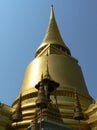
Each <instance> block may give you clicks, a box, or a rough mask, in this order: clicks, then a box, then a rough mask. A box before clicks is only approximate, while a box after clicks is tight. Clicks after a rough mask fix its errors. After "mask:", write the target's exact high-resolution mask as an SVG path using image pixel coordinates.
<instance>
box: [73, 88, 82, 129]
mask: <svg viewBox="0 0 97 130" xmlns="http://www.w3.org/2000/svg"><path fill="white" fill-rule="evenodd" d="M74 119H75V120H78V122H79V130H81V126H80V120H83V119H84V115H83V112H82V108H81V105H80V101H79V97H78V94H77V90H76V89H75V106H74Z"/></svg>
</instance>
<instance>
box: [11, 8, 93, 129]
mask: <svg viewBox="0 0 97 130" xmlns="http://www.w3.org/2000/svg"><path fill="white" fill-rule="evenodd" d="M47 70H48V71H49V73H48V74H49V76H50V77H51V79H52V80H53V81H55V82H57V83H59V87H58V88H56V90H55V91H54V92H53V93H52V95H51V101H52V104H55V105H56V104H57V107H58V109H59V111H60V114H61V119H62V121H63V123H64V124H65V125H66V126H67V127H69V128H71V129H74V130H75V129H78V126H77V121H76V120H74V119H73V115H74V102H75V96H74V93H75V89H76V90H77V92H78V96H79V100H80V104H81V108H82V111H83V113H84V111H85V110H87V108H88V106H89V105H90V104H91V103H92V98H91V96H90V95H89V92H88V90H87V87H86V84H85V81H84V78H83V74H82V71H81V68H80V66H79V64H78V61H77V60H76V59H75V58H74V57H72V56H71V53H70V50H69V48H68V47H67V46H66V45H65V43H64V41H63V39H62V37H61V35H60V32H59V30H58V26H57V23H56V20H55V16H54V11H53V7H51V13H50V20H49V24H48V28H47V31H46V34H45V36H44V39H43V41H42V43H41V45H40V46H39V48H38V49H37V50H36V53H35V58H34V60H33V61H31V62H30V64H29V65H28V66H27V68H26V71H25V75H24V79H23V82H22V85H21V87H20V91H19V94H18V96H17V97H16V98H15V100H14V101H13V105H12V107H13V108H14V110H15V111H16V110H18V111H21V112H20V114H22V117H21V118H20V117H19V116H16V117H18V118H17V119H16V120H15V119H14V120H13V123H12V127H13V128H15V129H17V130H23V129H24V128H26V127H28V126H29V124H30V123H31V121H32V119H33V118H34V114H35V111H36V99H37V89H36V88H35V86H36V85H37V84H38V83H39V82H40V81H41V76H42V74H43V77H44V76H45V75H46V73H47ZM20 99H21V102H20ZM17 107H18V109H17ZM20 107H21V109H20ZM16 114H18V112H16ZM14 115H15V112H14V113H13V117H15V116H14ZM54 116H55V115H52V117H51V120H52V118H54V119H55V118H56V117H54ZM84 116H85V115H84ZM49 120H50V119H49ZM81 128H82V130H89V128H88V125H87V123H86V121H85V118H84V120H82V121H81Z"/></svg>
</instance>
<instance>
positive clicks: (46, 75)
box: [43, 61, 50, 79]
mask: <svg viewBox="0 0 97 130" xmlns="http://www.w3.org/2000/svg"><path fill="white" fill-rule="evenodd" d="M43 78H44V79H50V74H49V67H48V61H47V66H46V73H45V75H44V77H43Z"/></svg>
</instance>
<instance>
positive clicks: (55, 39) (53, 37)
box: [36, 5, 70, 56]
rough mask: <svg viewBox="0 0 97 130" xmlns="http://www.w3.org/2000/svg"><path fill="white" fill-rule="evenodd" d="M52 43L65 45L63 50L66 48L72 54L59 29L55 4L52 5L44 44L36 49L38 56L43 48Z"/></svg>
mask: <svg viewBox="0 0 97 130" xmlns="http://www.w3.org/2000/svg"><path fill="white" fill-rule="evenodd" d="M51 44H53V45H57V46H61V47H63V48H64V49H63V50H66V51H67V53H68V54H70V50H69V48H68V47H67V46H66V45H65V43H64V41H63V39H62V37H61V35H60V32H59V29H58V26H57V23H56V19H55V15H54V9H53V5H52V6H51V12H50V20H49V24H48V27H47V31H46V33H45V36H44V39H43V41H42V44H41V45H40V47H39V48H38V49H37V51H36V56H37V54H38V53H40V52H41V50H43V49H44V48H45V47H47V46H48V45H51Z"/></svg>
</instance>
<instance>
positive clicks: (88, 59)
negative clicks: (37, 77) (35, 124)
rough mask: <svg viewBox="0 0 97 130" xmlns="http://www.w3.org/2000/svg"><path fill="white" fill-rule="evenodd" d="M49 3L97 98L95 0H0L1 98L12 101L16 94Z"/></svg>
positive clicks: (42, 31)
mask: <svg viewBox="0 0 97 130" xmlns="http://www.w3.org/2000/svg"><path fill="white" fill-rule="evenodd" d="M52 4H53V5H54V11H55V17H56V21H57V24H58V27H59V30H60V33H61V35H62V38H63V39H64V41H65V43H66V45H67V46H68V47H69V48H70V50H71V54H72V56H73V57H75V58H77V59H78V61H79V64H80V66H81V68H82V71H83V74H84V78H85V81H86V84H87V87H88V90H89V93H90V95H91V96H92V97H93V98H94V99H96V98H97V0H0V102H3V103H6V104H8V105H11V104H12V102H13V100H14V98H15V97H16V96H17V94H18V92H19V88H20V86H21V83H22V79H23V75H24V72H25V69H26V66H27V65H28V63H29V62H30V61H31V60H33V58H34V54H35V50H36V49H37V48H38V46H39V45H40V43H41V42H42V39H43V37H44V34H45V31H46V28H47V25H48V21H49V13H50V6H51V5H52Z"/></svg>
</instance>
